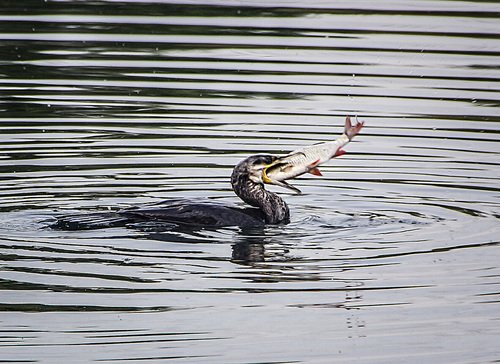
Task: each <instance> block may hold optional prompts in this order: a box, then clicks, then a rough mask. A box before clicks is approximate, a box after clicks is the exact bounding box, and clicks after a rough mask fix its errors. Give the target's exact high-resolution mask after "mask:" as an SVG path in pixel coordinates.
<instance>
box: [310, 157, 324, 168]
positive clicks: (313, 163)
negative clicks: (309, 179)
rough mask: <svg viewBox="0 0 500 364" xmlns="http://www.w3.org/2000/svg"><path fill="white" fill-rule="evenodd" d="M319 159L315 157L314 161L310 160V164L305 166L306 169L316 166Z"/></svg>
mask: <svg viewBox="0 0 500 364" xmlns="http://www.w3.org/2000/svg"><path fill="white" fill-rule="evenodd" d="M320 161H321V159H316V160H315V161H314V162H312V163H311V164H309V165H308V166H307V168H308V169H313V168H314V167H316V166H317V165H318V164H319V162H320Z"/></svg>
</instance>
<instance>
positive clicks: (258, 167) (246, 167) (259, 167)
mask: <svg viewBox="0 0 500 364" xmlns="http://www.w3.org/2000/svg"><path fill="white" fill-rule="evenodd" d="M277 159H278V157H277V156H274V155H271V154H257V155H252V156H250V157H248V158H246V159H244V160H242V161H241V162H240V163H238V164H237V165H236V167H234V170H233V178H235V177H236V176H244V177H245V178H247V179H249V180H250V181H252V182H254V183H258V184H263V183H264V180H263V176H264V173H263V172H264V170H265V168H266V167H268V166H269V165H271V164H272V163H273V162H275V161H276V160H277Z"/></svg>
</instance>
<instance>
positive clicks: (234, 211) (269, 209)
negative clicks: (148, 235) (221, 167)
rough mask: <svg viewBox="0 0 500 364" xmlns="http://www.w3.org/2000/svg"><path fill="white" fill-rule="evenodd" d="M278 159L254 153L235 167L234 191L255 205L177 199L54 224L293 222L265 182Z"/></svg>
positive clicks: (197, 225) (78, 227) (87, 226)
mask: <svg viewBox="0 0 500 364" xmlns="http://www.w3.org/2000/svg"><path fill="white" fill-rule="evenodd" d="M277 159H278V157H276V156H273V155H269V154H258V155H253V156H250V157H248V158H246V159H244V160H242V161H241V162H239V163H238V164H237V165H236V167H234V169H233V173H232V175H231V185H232V187H233V190H234V192H235V193H236V195H238V197H240V198H241V199H242V200H243V201H245V202H246V203H247V204H249V205H251V206H253V208H239V207H235V206H223V205H218V204H214V203H208V202H190V201H188V200H183V199H175V200H170V201H168V200H167V201H164V202H161V203H158V204H155V205H150V206H148V207H139V208H130V209H123V210H119V211H114V212H111V211H109V212H97V213H88V214H79V215H73V216H63V217H59V218H58V220H57V222H56V223H55V224H54V225H53V227H55V228H59V229H65V230H81V229H99V228H108V227H118V226H137V227H141V225H142V226H151V227H154V226H155V225H157V226H162V227H163V228H165V227H169V226H170V227H172V228H175V227H192V228H203V227H209V228H214V227H215V228H217V227H222V226H240V227H258V226H263V225H265V224H287V223H288V222H290V211H289V209H288V205H287V204H286V202H285V201H284V200H283V199H282V198H281V197H280V196H278V195H277V194H276V193H273V192H271V191H268V190H266V189H265V188H264V182H263V171H264V168H266V167H267V166H269V165H270V164H271V163H273V162H275V161H276V160H277Z"/></svg>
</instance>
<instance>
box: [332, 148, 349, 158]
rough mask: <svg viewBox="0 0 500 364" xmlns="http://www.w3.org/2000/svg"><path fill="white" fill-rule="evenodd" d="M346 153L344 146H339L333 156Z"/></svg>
mask: <svg viewBox="0 0 500 364" xmlns="http://www.w3.org/2000/svg"><path fill="white" fill-rule="evenodd" d="M345 153H346V151H345V150H344V149H342V148H339V149H337V151H336V152H335V154H334V155H333V158H335V157H340V156H341V155H344V154H345Z"/></svg>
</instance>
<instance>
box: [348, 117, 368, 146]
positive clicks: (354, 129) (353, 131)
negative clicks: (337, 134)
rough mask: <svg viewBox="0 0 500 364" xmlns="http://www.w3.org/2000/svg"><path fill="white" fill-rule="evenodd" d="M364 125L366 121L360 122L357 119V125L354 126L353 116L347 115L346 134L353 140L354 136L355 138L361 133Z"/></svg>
mask: <svg viewBox="0 0 500 364" xmlns="http://www.w3.org/2000/svg"><path fill="white" fill-rule="evenodd" d="M364 125H365V123H364V121H360V122H358V121H357V120H356V125H354V126H352V123H351V117H350V116H347V117H346V118H345V127H344V134H345V135H347V137H348V138H349V140H352V138H354V137H355V136H356V135H357V134H358V133H359V131H360V130H361V128H362V127H363V126H364Z"/></svg>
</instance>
